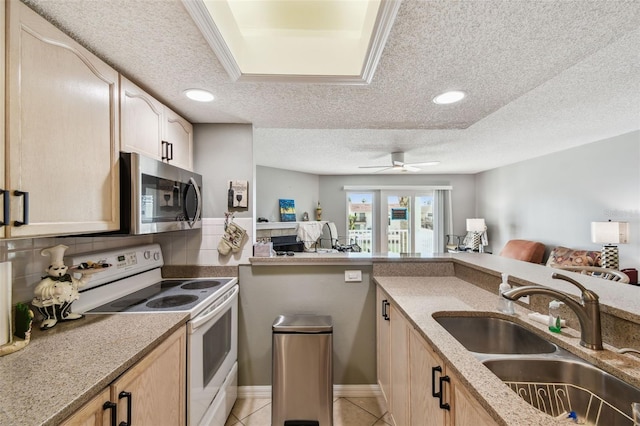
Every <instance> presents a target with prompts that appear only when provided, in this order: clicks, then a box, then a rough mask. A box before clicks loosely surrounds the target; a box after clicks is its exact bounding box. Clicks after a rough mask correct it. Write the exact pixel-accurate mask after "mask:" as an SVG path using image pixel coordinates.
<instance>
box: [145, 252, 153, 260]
mask: <svg viewBox="0 0 640 426" xmlns="http://www.w3.org/2000/svg"><path fill="white" fill-rule="evenodd" d="M144 258H145V259H147V260H149V259H150V258H151V252H150V251H149V250H145V251H144Z"/></svg>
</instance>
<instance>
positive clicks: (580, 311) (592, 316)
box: [502, 272, 602, 351]
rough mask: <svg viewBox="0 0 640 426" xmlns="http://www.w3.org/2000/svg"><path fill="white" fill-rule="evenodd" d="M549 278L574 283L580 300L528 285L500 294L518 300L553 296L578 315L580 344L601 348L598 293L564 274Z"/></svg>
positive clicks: (558, 292)
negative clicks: (524, 297)
mask: <svg viewBox="0 0 640 426" xmlns="http://www.w3.org/2000/svg"><path fill="white" fill-rule="evenodd" d="M551 278H554V279H560V280H564V281H567V282H570V283H571V284H573V285H575V286H576V287H578V288H579V289H580V291H581V292H582V295H581V297H580V299H581V302H578V301H576V300H575V299H574V298H572V297H571V296H569V295H568V294H566V293H563V292H561V291H559V290H554V289H552V288H549V287H543V286H537V285H529V286H524V287H516V288H514V289H512V290H509V291H505V292H504V293H502V296H503V297H504V298H506V299H509V300H518V299H519V298H521V297H522V296H527V295H529V294H546V295H547V296H552V297H555V298H556V299H558V300H560V301H562V302H564V303H565V304H566V305H567V306H568V307H570V308H571V309H572V310H573V312H575V313H576V315H577V316H578V321H579V322H580V344H581V345H582V346H584V347H586V348H589V349H594V350H597V351H601V350H602V327H601V325H600V303H599V301H598V299H599V298H598V295H597V294H595V293H594V292H593V291H591V290H588V289H586V288H585V287H584V286H583V285H582V284H580V283H579V282H577V281H575V280H574V279H573V278H569V277H567V276H565V275H561V274H558V273H555V272H554V273H553V274H552V275H551Z"/></svg>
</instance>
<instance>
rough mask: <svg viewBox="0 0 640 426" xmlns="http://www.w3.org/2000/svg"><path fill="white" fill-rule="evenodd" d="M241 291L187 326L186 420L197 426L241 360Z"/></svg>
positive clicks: (232, 292) (231, 293)
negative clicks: (239, 302) (239, 335)
mask: <svg viewBox="0 0 640 426" xmlns="http://www.w3.org/2000/svg"><path fill="white" fill-rule="evenodd" d="M238 289H239V287H238V286H237V285H235V286H233V288H231V289H230V290H229V291H227V293H226V294H225V295H224V296H223V297H221V298H219V299H218V300H217V301H216V302H214V303H213V304H212V305H211V306H210V307H209V308H207V309H205V310H204V311H203V312H202V313H200V314H199V315H198V316H197V317H195V318H193V319H192V320H191V321H189V324H188V330H189V335H188V342H189V343H188V362H187V365H188V370H189V371H188V386H189V388H188V389H189V394H188V396H187V400H188V404H187V413H188V414H187V417H188V422H189V425H190V426H195V425H198V424H199V422H200V420H201V419H202V417H203V415H204V414H205V412H207V410H208V409H209V406H210V405H211V404H212V402H213V399H214V398H215V397H216V394H217V393H218V391H219V390H220V388H221V386H222V384H223V383H224V380H225V379H226V378H227V376H228V375H229V372H230V371H231V370H232V368H233V365H234V363H235V362H236V360H237V358H238Z"/></svg>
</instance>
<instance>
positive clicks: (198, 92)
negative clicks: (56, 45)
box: [184, 89, 213, 102]
mask: <svg viewBox="0 0 640 426" xmlns="http://www.w3.org/2000/svg"><path fill="white" fill-rule="evenodd" d="M184 95H185V96H186V97H187V98H189V99H191V100H192V101H198V102H211V101H212V100H213V94H212V93H211V92H208V91H206V90H202V89H187V90H185V91H184Z"/></svg>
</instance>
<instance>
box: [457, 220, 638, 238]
mask: <svg viewBox="0 0 640 426" xmlns="http://www.w3.org/2000/svg"><path fill="white" fill-rule="evenodd" d="M467 220H468V219H467ZM467 227H468V225H467ZM628 239H629V223H628V222H591V241H592V242H594V243H604V244H626V243H627V241H628Z"/></svg>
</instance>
